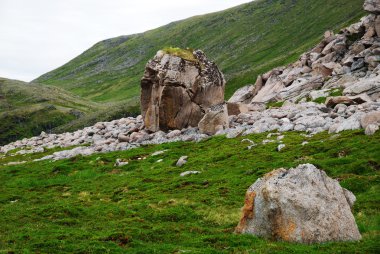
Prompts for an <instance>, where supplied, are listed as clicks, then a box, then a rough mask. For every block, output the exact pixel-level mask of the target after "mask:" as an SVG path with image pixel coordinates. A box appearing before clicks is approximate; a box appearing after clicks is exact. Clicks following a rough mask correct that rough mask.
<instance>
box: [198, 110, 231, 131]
mask: <svg viewBox="0 0 380 254" xmlns="http://www.w3.org/2000/svg"><path fill="white" fill-rule="evenodd" d="M228 127H229V123H228V112H227V105H226V104H225V103H223V104H219V105H215V106H212V107H210V108H209V109H208V110H207V112H206V114H205V115H204V117H203V118H202V120H200V122H199V124H198V128H199V131H200V132H201V133H202V134H207V135H214V134H215V133H216V132H218V131H219V130H224V129H226V128H228Z"/></svg>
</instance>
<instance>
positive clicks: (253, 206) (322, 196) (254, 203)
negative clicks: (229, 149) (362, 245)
mask: <svg viewBox="0 0 380 254" xmlns="http://www.w3.org/2000/svg"><path fill="white" fill-rule="evenodd" d="M355 200H356V198H355V196H354V195H353V194H352V193H351V192H350V191H348V190H346V189H344V188H342V187H341V186H340V185H339V182H338V181H336V180H334V179H331V178H330V177H328V176H327V175H326V173H325V172H324V171H321V170H319V169H317V168H316V167H315V166H314V165H311V164H304V165H299V166H298V167H296V168H291V169H289V170H286V169H277V170H274V171H272V172H270V173H268V174H266V175H265V176H264V177H263V178H260V179H258V180H257V181H256V182H255V183H254V184H253V185H252V186H251V187H250V188H249V189H248V191H247V194H246V198H245V205H244V207H243V215H242V217H241V220H240V223H239V225H238V227H237V228H236V232H237V233H248V234H254V235H257V236H261V237H265V238H269V239H272V240H279V241H288V242H299V243H307V244H310V243H322V242H331V241H356V240H360V239H361V235H360V233H359V230H358V227H357V225H356V222H355V218H354V216H353V215H352V212H351V209H352V206H353V204H354V202H355Z"/></svg>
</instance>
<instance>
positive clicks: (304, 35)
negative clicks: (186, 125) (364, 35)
mask: <svg viewBox="0 0 380 254" xmlns="http://www.w3.org/2000/svg"><path fill="white" fill-rule="evenodd" d="M361 16H363V11H362V0H335V1H331V0H319V1H299V0H297V1H294V0H285V1H283V0H281V1H280V0H274V1H273V0H257V1H253V2H251V3H247V4H244V5H241V6H238V7H235V8H232V9H229V10H226V11H222V12H218V13H212V14H208V15H204V16H197V17H193V18H190V19H186V20H183V21H178V22H173V23H171V24H169V25H166V26H164V27H160V28H158V29H155V30H152V31H148V32H145V33H142V34H137V35H130V36H121V37H117V38H113V39H109V40H105V41H102V42H99V43H97V44H96V45H94V46H93V47H92V48H90V49H88V50H87V51H86V52H84V53H83V54H81V55H80V56H78V57H76V58H75V59H73V60H72V61H70V62H69V63H67V64H65V65H63V66H62V67H60V68H58V69H56V70H54V71H51V72H49V73H46V74H44V75H42V76H41V77H39V78H38V79H37V80H36V81H38V82H40V83H42V84H47V85H54V86H59V87H61V88H64V89H66V90H69V91H71V92H73V93H75V94H78V95H80V96H83V97H86V98H88V99H91V100H94V101H116V100H124V99H126V98H127V99H130V98H133V97H138V96H139V92H140V91H139V86H138V84H139V80H140V78H141V76H142V75H143V70H144V66H145V64H146V62H147V61H148V60H149V59H150V58H151V57H152V56H153V55H154V54H155V53H156V52H157V51H158V50H159V49H162V48H164V47H168V46H174V47H181V48H186V47H191V48H199V49H202V50H204V52H205V53H206V54H207V55H208V57H210V59H213V60H214V61H215V62H216V63H217V64H218V65H219V67H220V68H221V71H222V72H223V73H224V74H225V76H226V80H227V87H226V89H227V90H226V97H227V98H229V97H230V96H231V95H232V93H233V92H234V91H235V90H236V89H237V88H239V87H241V86H244V85H246V84H248V83H251V82H254V81H255V79H256V76H257V75H258V74H260V73H263V72H265V71H268V70H270V69H272V68H273V67H276V66H280V65H284V64H287V63H290V62H292V61H294V60H296V59H297V58H298V57H299V55H300V54H301V53H303V52H305V51H306V50H307V49H309V48H310V47H311V46H312V45H314V44H315V43H316V42H318V41H319V40H320V36H321V34H322V33H323V32H324V31H325V30H327V29H339V28H341V27H344V26H346V25H348V24H350V23H353V22H354V21H357V20H358V19H359V18H360V17H361Z"/></svg>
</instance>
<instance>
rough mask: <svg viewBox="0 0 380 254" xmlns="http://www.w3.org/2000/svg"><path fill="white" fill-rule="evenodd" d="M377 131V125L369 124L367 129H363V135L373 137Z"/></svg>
mask: <svg viewBox="0 0 380 254" xmlns="http://www.w3.org/2000/svg"><path fill="white" fill-rule="evenodd" d="M378 130H379V125H377V124H370V125H368V126H367V128H365V131H364V133H365V135H373V134H375V133H376V131H378Z"/></svg>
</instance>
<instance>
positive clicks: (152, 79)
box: [141, 50, 225, 132]
mask: <svg viewBox="0 0 380 254" xmlns="http://www.w3.org/2000/svg"><path fill="white" fill-rule="evenodd" d="M188 53H189V52H188ZM192 54H193V58H191V59H184V58H182V57H178V56H175V55H172V54H169V53H165V52H164V51H159V52H158V53H157V54H156V56H155V57H154V58H153V59H152V60H151V61H149V62H148V64H147V65H146V68H145V73H144V77H143V78H142V80H141V112H142V115H143V119H144V123H145V127H146V129H148V130H149V131H152V132H155V131H158V130H164V131H166V130H169V129H183V128H186V127H188V126H193V127H196V126H197V125H198V123H199V121H200V120H201V119H202V117H203V116H204V114H205V111H206V109H207V108H209V107H210V106H213V105H216V104H220V103H222V102H224V88H225V80H224V77H223V74H222V73H221V72H220V71H219V69H218V67H217V66H216V65H215V64H214V63H213V62H211V61H209V60H208V59H207V58H206V56H205V54H204V53H203V52H202V51H200V50H196V51H194V52H193V53H192Z"/></svg>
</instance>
